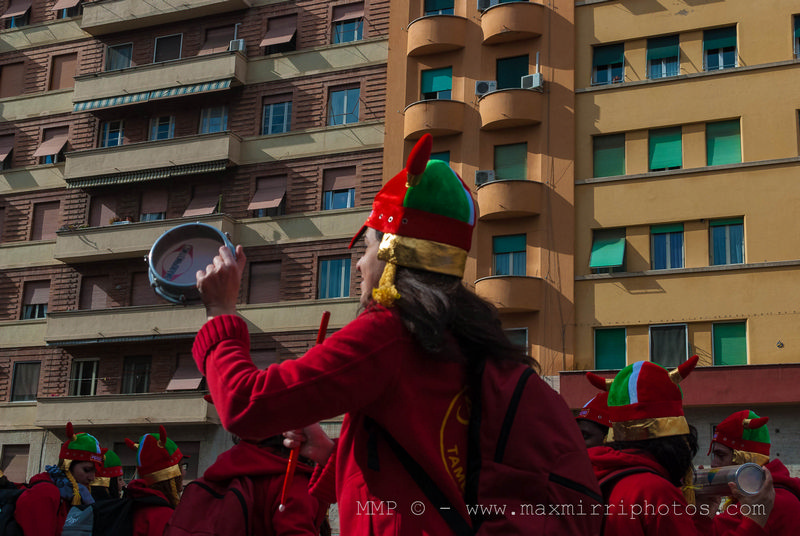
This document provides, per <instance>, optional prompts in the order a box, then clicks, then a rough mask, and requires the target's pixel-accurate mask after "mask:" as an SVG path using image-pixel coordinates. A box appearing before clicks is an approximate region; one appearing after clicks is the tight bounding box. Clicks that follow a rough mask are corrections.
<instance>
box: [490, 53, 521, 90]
mask: <svg viewBox="0 0 800 536" xmlns="http://www.w3.org/2000/svg"><path fill="white" fill-rule="evenodd" d="M526 74H528V55H527V54H525V55H524V56H514V57H513V58H500V59H498V60H497V89H513V88H520V87H522V77H523V76H525V75H526Z"/></svg>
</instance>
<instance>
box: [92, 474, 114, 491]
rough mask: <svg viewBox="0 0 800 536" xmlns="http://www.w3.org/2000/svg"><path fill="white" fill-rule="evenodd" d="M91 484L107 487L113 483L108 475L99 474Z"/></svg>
mask: <svg viewBox="0 0 800 536" xmlns="http://www.w3.org/2000/svg"><path fill="white" fill-rule="evenodd" d="M89 485H90V486H100V487H103V488H107V487H109V486H110V485H111V479H110V478H109V477H107V476H97V477H95V479H94V480H92V481H91V483H90V484H89Z"/></svg>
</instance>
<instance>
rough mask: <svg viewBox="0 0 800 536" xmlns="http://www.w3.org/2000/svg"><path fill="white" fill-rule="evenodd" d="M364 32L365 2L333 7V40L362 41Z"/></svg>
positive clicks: (342, 41)
mask: <svg viewBox="0 0 800 536" xmlns="http://www.w3.org/2000/svg"><path fill="white" fill-rule="evenodd" d="M363 33H364V3H363V2H358V3H356V4H347V5H344V6H335V7H334V8H333V42H334V43H350V42H352V41H360V40H361V39H362V38H363Z"/></svg>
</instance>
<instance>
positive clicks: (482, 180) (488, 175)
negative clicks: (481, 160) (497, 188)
mask: <svg viewBox="0 0 800 536" xmlns="http://www.w3.org/2000/svg"><path fill="white" fill-rule="evenodd" d="M493 180H494V170H493V169H479V170H478V171H476V172H475V186H480V185H481V184H486V183H487V182H492V181H493Z"/></svg>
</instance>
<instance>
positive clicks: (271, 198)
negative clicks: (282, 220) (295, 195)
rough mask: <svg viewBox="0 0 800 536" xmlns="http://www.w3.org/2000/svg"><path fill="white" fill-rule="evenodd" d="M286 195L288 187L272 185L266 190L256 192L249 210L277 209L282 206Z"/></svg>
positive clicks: (260, 189)
mask: <svg viewBox="0 0 800 536" xmlns="http://www.w3.org/2000/svg"><path fill="white" fill-rule="evenodd" d="M285 195H286V185H284V184H272V185H271V186H267V187H265V188H259V189H257V190H256V193H255V195H253V199H252V200H251V201H250V205H248V207H247V210H259V209H262V208H275V207H277V206H278V205H280V204H281V201H283V198H284V196H285Z"/></svg>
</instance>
